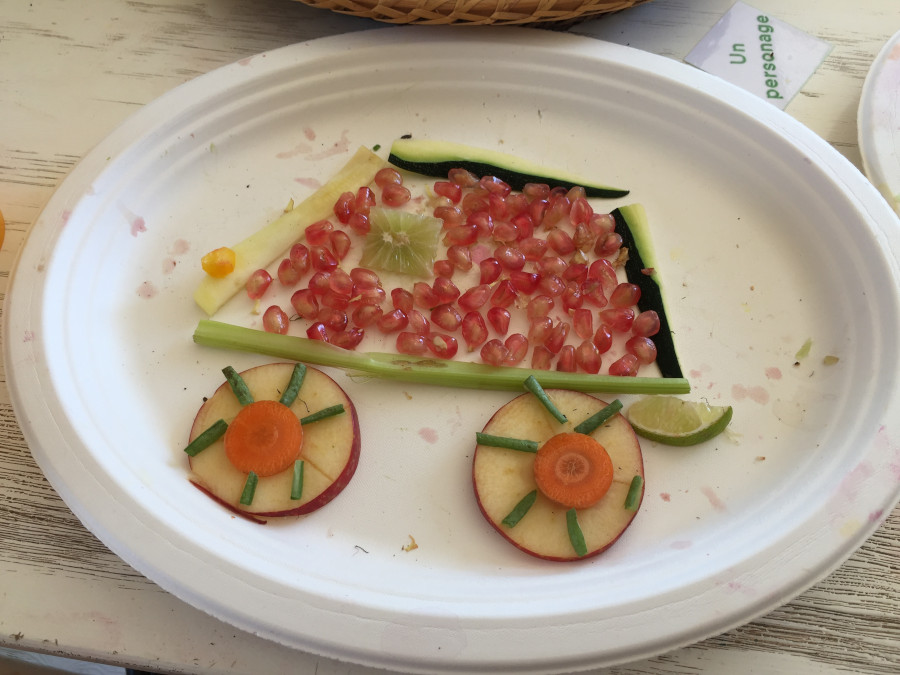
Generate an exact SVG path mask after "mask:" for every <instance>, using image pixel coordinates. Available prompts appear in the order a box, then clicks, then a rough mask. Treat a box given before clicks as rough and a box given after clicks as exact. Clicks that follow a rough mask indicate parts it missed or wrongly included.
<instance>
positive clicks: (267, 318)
mask: <svg viewBox="0 0 900 675" xmlns="http://www.w3.org/2000/svg"><path fill="white" fill-rule="evenodd" d="M290 325H291V320H290V319H289V318H288V315H287V314H286V313H285V311H284V310H283V309H281V307H279V306H278V305H272V306H271V307H269V308H267V309H266V311H265V312H264V313H263V328H264V329H265V330H266V332H267V333H279V334H281V335H285V334H286V333H287V332H288V328H289V327H290Z"/></svg>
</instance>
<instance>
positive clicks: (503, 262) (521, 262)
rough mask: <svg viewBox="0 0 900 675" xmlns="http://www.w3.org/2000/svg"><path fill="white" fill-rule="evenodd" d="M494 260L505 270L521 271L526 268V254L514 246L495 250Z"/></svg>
mask: <svg viewBox="0 0 900 675" xmlns="http://www.w3.org/2000/svg"><path fill="white" fill-rule="evenodd" d="M494 258H496V259H497V261H498V262H499V263H500V266H501V267H503V268H504V269H508V270H520V269H522V268H523V267H525V254H524V253H522V252H521V251H520V250H519V249H517V248H515V247H514V246H498V247H497V248H495V249H494Z"/></svg>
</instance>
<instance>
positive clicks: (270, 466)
mask: <svg viewBox="0 0 900 675" xmlns="http://www.w3.org/2000/svg"><path fill="white" fill-rule="evenodd" d="M223 440H224V442H225V454H226V455H227V456H228V459H229V461H231V463H232V464H233V465H234V466H235V468H237V469H238V470H239V471H243V472H244V473H250V472H251V471H252V472H254V473H255V474H256V475H257V476H260V477H263V476H272V475H274V474H276V473H280V472H281V471H284V470H285V469H287V468H290V467H291V466H292V465H293V463H294V461H295V460H296V459H297V458H298V457H299V456H300V449H301V446H302V445H303V427H302V426H301V425H300V420H299V419H297V416H296V415H295V414H294V413H293V412H292V411H291V409H290V408H288V407H287V406H286V405H284V404H283V403H279V402H278V401H255V402H253V403H250V404H248V405H245V406H244V407H243V408H241V410H240V412H239V413H238V414H237V416H236V417H235V418H234V420H232V422H231V424H229V425H228V430H227V431H226V432H225V437H224V439H223Z"/></svg>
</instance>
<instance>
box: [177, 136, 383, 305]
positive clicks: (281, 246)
mask: <svg viewBox="0 0 900 675" xmlns="http://www.w3.org/2000/svg"><path fill="white" fill-rule="evenodd" d="M384 166H385V161H384V160H383V159H382V158H381V157H379V156H378V155H376V154H375V153H373V152H372V151H371V150H369V149H368V148H365V147H361V148H359V150H357V151H356V154H355V155H353V157H351V158H350V159H349V160H348V161H347V163H346V164H345V165H344V166H343V167H342V168H341V169H340V171H338V172H337V173H336V174H335V175H334V176H333V177H332V178H331V179H330V180H329V181H328V182H327V183H325V185H323V186H322V187H320V188H319V189H318V190H316V191H315V192H314V193H313V194H311V195H310V196H309V197H307V198H306V199H304V200H303V201H302V202H300V203H299V204H297V205H295V206H294V208H292V209H291V210H289V211H285V213H284V214H283V215H281V216H280V217H278V218H277V219H276V220H274V221H272V222H271V223H269V224H268V225H266V226H265V227H263V228H262V229H260V230H258V231H257V232H254V233H253V234H251V235H250V236H249V237H247V238H246V239H244V240H243V241H241V242H240V243H238V244H235V245H234V246H231V247H230V248H231V249H232V250H233V251H234V252H235V257H236V259H235V267H234V271H233V272H232V273H231V274H229V275H228V276H226V277H221V278H218V279H217V278H213V277H211V276H208V275H207V276H205V277H204V278H203V280H202V281H201V282H200V284H199V286H198V287H197V289H196V291H194V301H195V302H196V303H197V304H198V305H199V306H200V308H201V309H202V310H203V311H204V312H206V313H207V314H208V315H209V316H212V315H213V314H215V313H216V312H217V311H219V309H220V308H221V307H222V305H224V304H225V303H226V302H228V300H230V299H231V297H232V296H233V295H234V294H235V293H237V292H238V291H239V290H241V289H242V288H244V286H245V285H246V283H247V279H248V278H250V275H251V274H253V272H255V271H256V270H258V269H260V268H264V267H267V266H268V265H270V264H272V262H274V261H275V260H276V259H277V258H278V257H279V256H284V255H285V254H286V252H287V251H288V249H290V247H291V246H293V245H294V244H295V243H296V242H298V241H299V240H300V239H301V237H302V236H303V233H304V232H305V230H306V227H307V226H308V225H311V224H312V223H314V222H316V221H319V220H323V219H325V218H328V217H329V216H331V215H333V214H334V210H333V209H334V203H335V202H336V201H337V199H338V197H340V196H341V194H342V193H344V192H347V191H353V192H355V191H356V190H357V188H359V187H360V186H361V185H368V184H369V183H371V182H372V180H373V179H374V178H375V174H376V173H377V171H378V170H379V169H381V168H382V167H384Z"/></svg>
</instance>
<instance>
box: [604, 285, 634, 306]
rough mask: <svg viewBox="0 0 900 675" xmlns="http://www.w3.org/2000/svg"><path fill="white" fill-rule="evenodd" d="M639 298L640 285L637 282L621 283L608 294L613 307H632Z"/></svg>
mask: <svg viewBox="0 0 900 675" xmlns="http://www.w3.org/2000/svg"><path fill="white" fill-rule="evenodd" d="M640 299H641V287H640V286H638V285H637V284H629V283H621V284H619V285H618V286H616V287H615V289H613V292H612V293H611V294H610V296H609V304H610V305H612V306H613V307H632V306H634V305H636V304H637V303H638V300H640Z"/></svg>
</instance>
